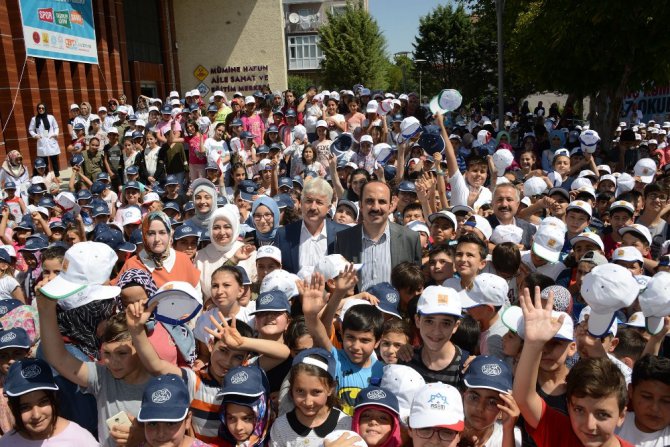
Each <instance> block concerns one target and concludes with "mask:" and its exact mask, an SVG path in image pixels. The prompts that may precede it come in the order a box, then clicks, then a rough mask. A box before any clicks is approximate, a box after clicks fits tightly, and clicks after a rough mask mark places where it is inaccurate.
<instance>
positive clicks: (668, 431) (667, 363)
mask: <svg viewBox="0 0 670 447" xmlns="http://www.w3.org/2000/svg"><path fill="white" fill-rule="evenodd" d="M628 396H629V399H630V403H631V406H632V408H633V410H634V411H635V413H632V414H631V413H629V414H628V415H627V417H626V419H625V420H624V423H623V425H622V426H621V427H620V428H619V430H617V434H618V435H619V436H621V437H622V438H623V439H625V440H627V441H629V442H630V443H632V444H635V445H637V446H642V447H652V446H656V445H663V446H665V445H670V414H668V411H667V408H666V405H667V404H666V403H665V402H668V401H670V359H667V358H664V357H657V356H654V355H645V356H644V357H642V358H641V359H640V360H638V361H637V362H636V363H635V366H634V367H633V379H632V382H631V384H630V386H629V389H628Z"/></svg>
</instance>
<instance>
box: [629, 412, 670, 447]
mask: <svg viewBox="0 0 670 447" xmlns="http://www.w3.org/2000/svg"><path fill="white" fill-rule="evenodd" d="M617 435H619V436H620V437H621V438H623V439H625V440H626V441H628V442H630V443H631V444H633V445H635V446H638V447H665V446H667V445H670V427H665V428H664V429H663V430H659V431H655V432H653V433H644V432H642V431H640V430H639V429H638V428H637V427H636V426H635V413H633V412H632V411H631V412H628V413H626V419H625V420H624V421H623V425H622V426H621V428H619V430H617Z"/></svg>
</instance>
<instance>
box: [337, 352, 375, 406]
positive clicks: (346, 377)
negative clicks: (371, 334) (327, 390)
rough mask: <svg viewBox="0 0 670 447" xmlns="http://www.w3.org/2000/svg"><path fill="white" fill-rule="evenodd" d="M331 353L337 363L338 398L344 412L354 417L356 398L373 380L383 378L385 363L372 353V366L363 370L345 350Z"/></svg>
mask: <svg viewBox="0 0 670 447" xmlns="http://www.w3.org/2000/svg"><path fill="white" fill-rule="evenodd" d="M330 352H331V353H332V354H333V356H334V357H335V360H336V361H337V371H336V374H337V383H338V385H337V397H339V398H340V402H341V403H342V411H344V412H345V413H347V414H348V415H350V416H353V414H354V402H355V401H356V396H358V393H359V392H360V391H361V390H362V389H363V388H367V387H368V386H370V379H371V378H373V377H375V378H381V377H382V374H383V372H384V371H383V368H384V363H383V362H380V361H379V360H377V356H376V355H375V353H372V357H371V358H370V360H371V364H370V366H368V367H367V368H362V367H360V366H359V365H356V364H355V363H352V362H351V360H349V357H347V353H346V352H344V350H343V349H335V348H334V347H333V348H331V351H330Z"/></svg>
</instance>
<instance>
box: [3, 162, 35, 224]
mask: <svg viewBox="0 0 670 447" xmlns="http://www.w3.org/2000/svg"><path fill="white" fill-rule="evenodd" d="M38 160H41V159H39V158H38ZM4 189H5V193H6V194H7V197H5V200H4V202H5V206H7V207H8V209H9V212H10V214H11V215H12V216H14V220H15V221H16V222H18V221H19V220H21V216H23V215H24V214H26V204H25V202H24V201H23V199H22V198H21V197H20V196H18V195H16V183H14V182H13V181H11V180H7V181H6V182H5V188H4Z"/></svg>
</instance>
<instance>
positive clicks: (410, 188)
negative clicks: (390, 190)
mask: <svg viewBox="0 0 670 447" xmlns="http://www.w3.org/2000/svg"><path fill="white" fill-rule="evenodd" d="M398 191H402V192H413V193H414V194H416V185H415V184H414V182H410V181H408V180H404V181H402V182H400V185H399V186H398Z"/></svg>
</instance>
